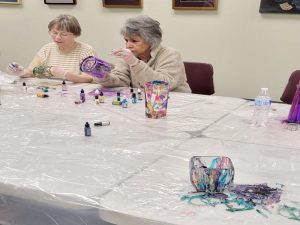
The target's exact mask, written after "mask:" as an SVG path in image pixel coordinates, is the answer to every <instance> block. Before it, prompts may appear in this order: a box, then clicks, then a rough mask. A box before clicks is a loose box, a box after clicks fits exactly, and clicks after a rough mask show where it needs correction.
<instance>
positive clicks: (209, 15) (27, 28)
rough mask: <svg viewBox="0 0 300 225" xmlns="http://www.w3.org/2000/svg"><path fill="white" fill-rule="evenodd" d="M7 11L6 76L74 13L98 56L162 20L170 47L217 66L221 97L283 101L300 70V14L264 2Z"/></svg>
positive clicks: (86, 0)
mask: <svg viewBox="0 0 300 225" xmlns="http://www.w3.org/2000/svg"><path fill="white" fill-rule="evenodd" d="M22 1H23V3H22V5H18V6H12V5H2V4H1V5H0V27H1V33H0V43H1V44H0V70H4V69H5V67H6V65H7V64H8V63H9V62H11V61H16V62H19V63H21V64H23V65H27V64H28V63H29V62H30V61H31V59H32V57H33V55H34V54H35V52H36V51H37V50H38V49H39V48H40V47H41V46H42V45H43V44H45V43H47V42H49V41H50V38H49V36H48V33H47V25H48V22H49V20H51V19H52V18H54V17H55V16H57V15H58V14H61V13H67V14H73V15H75V16H76V17H77V18H78V19H79V21H80V23H81V26H82V28H83V35H82V36H81V37H80V40H82V41H84V42H87V43H89V44H91V45H92V46H94V48H95V49H96V51H97V52H98V55H99V56H100V57H101V58H103V59H106V60H109V61H113V59H112V58H111V56H110V55H108V52H109V51H110V50H111V49H113V48H116V47H120V46H123V44H124V43H123V40H122V37H121V36H120V35H119V28H120V26H121V24H122V22H123V21H124V20H125V19H126V18H128V17H131V16H134V15H137V14H140V13H143V14H148V15H149V16H151V17H153V18H155V19H157V20H159V21H160V22H161V26H162V29H163V32H164V35H163V44H164V45H166V46H171V47H174V48H177V49H178V50H180V51H181V53H182V57H183V59H184V60H186V61H202V62H209V63H212V64H213V66H214V69H215V75H214V78H215V87H216V94H217V95H224V96H236V97H243V98H253V97H254V96H255V95H256V94H257V92H258V90H259V88H260V87H269V89H270V92H271V95H272V97H273V99H274V100H278V99H279V97H280V95H281V93H282V90H283V88H284V87H285V84H286V82H287V79H288V77H289V75H290V73H291V72H292V71H293V70H295V69H300V51H299V50H300V49H299V48H300V29H299V19H300V15H283V14H260V13H259V12H258V9H259V4H260V0H219V8H218V10H217V11H213V12H210V11H181V10H173V9H172V0H144V8H143V9H108V8H103V7H102V3H101V1H100V0H77V2H78V3H77V5H75V6H63V5H60V6H57V5H55V6H49V5H45V4H44V3H43V1H42V0H22Z"/></svg>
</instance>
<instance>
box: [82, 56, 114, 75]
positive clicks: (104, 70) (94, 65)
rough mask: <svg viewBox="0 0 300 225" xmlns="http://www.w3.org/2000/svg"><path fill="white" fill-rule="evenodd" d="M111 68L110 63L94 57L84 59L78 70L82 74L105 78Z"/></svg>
mask: <svg viewBox="0 0 300 225" xmlns="http://www.w3.org/2000/svg"><path fill="white" fill-rule="evenodd" d="M113 68H114V66H113V65H112V64H111V63H108V62H105V61H104V60H102V59H98V58H96V57H95V56H88V57H86V58H85V59H84V60H82V62H81V64H80V70H81V71H82V72H84V73H87V74H90V75H92V76H94V77H97V78H103V77H105V76H107V75H108V74H109V73H110V71H111V70H112V69H113Z"/></svg>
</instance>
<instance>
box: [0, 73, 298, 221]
mask: <svg viewBox="0 0 300 225" xmlns="http://www.w3.org/2000/svg"><path fill="white" fill-rule="evenodd" d="M2 78H3V79H2V80H0V84H1V94H0V100H1V103H2V105H1V106H0V112H1V117H0V124H1V129H0V130H1V131H0V132H1V135H0V194H1V197H2V198H1V201H0V222H2V223H4V224H23V225H24V224H31V225H34V224H42V223H43V224H59V225H60V224H64V225H68V224H104V221H102V219H104V220H106V221H108V222H111V223H114V224H131V225H133V224H139V225H141V224H201V223H203V224H239V225H240V224H293V223H295V222H297V221H295V220H290V219H287V218H285V217H283V216H280V215H279V214H278V213H276V212H275V211H276V210H275V208H276V207H275V208H274V212H272V214H270V216H269V217H268V218H265V217H263V216H261V215H259V214H257V213H255V212H254V211H249V212H247V211H245V212H238V213H231V212H228V211H226V210H224V208H222V207H221V206H216V207H208V206H201V207H199V206H193V205H190V204H188V203H187V202H185V201H182V200H180V198H181V196H183V195H186V194H188V193H189V192H190V191H191V190H192V189H191V184H190V181H189V166H188V161H189V159H190V157H191V156H193V155H208V156H210V155H217V156H222V155H224V156H228V157H230V158H231V160H232V162H233V164H234V167H235V171H236V176H235V180H234V182H235V183H237V184H256V183H270V184H275V183H280V184H283V185H285V186H284V192H283V195H282V200H281V203H283V202H290V201H292V200H293V201H297V202H300V199H299V196H300V195H299V184H300V180H299V172H300V169H299V165H300V164H299V161H300V159H299V151H300V150H299V149H300V143H299V131H289V130H287V129H286V128H285V127H284V125H283V124H282V123H281V120H282V119H284V118H286V117H287V115H288V110H289V106H288V105H281V104H273V105H272V108H273V111H271V119H270V122H269V124H268V127H252V126H251V116H252V111H253V103H251V102H248V101H246V100H243V99H237V98H228V97H220V96H202V95H192V94H183V93H173V92H172V93H171V94H170V98H169V103H168V112H167V117H165V118H162V119H150V118H146V116H145V104H144V101H138V102H137V103H136V104H132V103H131V102H129V107H128V108H122V107H121V106H114V105H112V100H114V98H115V97H114V93H115V91H116V90H115V89H113V90H112V92H110V93H109V95H110V96H108V97H107V98H106V100H105V103H104V104H98V105H97V104H95V102H94V100H93V96H91V95H87V100H86V102H85V103H82V104H74V101H76V100H78V99H79V93H80V90H81V89H84V90H85V93H89V92H91V91H93V90H94V89H95V88H96V87H98V86H97V85H95V84H67V85H68V92H67V94H64V95H62V94H61V86H60V84H61V82H60V81H55V80H40V79H28V80H26V83H27V92H24V91H23V88H22V82H23V80H17V81H16V82H13V78H12V77H10V76H7V75H2ZM41 86H47V87H48V92H47V94H48V95H49V97H48V98H39V97H37V96H36V92H37V91H41ZM118 90H120V91H121V93H122V95H129V89H126V88H121V89H118ZM99 121H110V125H109V126H103V127H94V126H93V123H94V122H99ZM86 122H89V123H90V124H91V128H92V136H91V137H85V136H84V124H85V123H86ZM8 209H12V210H8ZM29 215H40V217H39V220H34V219H30V216H29ZM42 215H44V216H42ZM32 218H35V216H32ZM22 221H23V222H22ZM24 221H26V223H24Z"/></svg>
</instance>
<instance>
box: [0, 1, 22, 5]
mask: <svg viewBox="0 0 300 225" xmlns="http://www.w3.org/2000/svg"><path fill="white" fill-rule="evenodd" d="M21 3H22V0H3V1H2V0H0V4H12V5H20V4H21Z"/></svg>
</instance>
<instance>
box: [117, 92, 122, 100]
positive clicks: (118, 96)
mask: <svg viewBox="0 0 300 225" xmlns="http://www.w3.org/2000/svg"><path fill="white" fill-rule="evenodd" d="M117 101H119V102H120V101H121V93H120V92H119V91H118V92H117Z"/></svg>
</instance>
